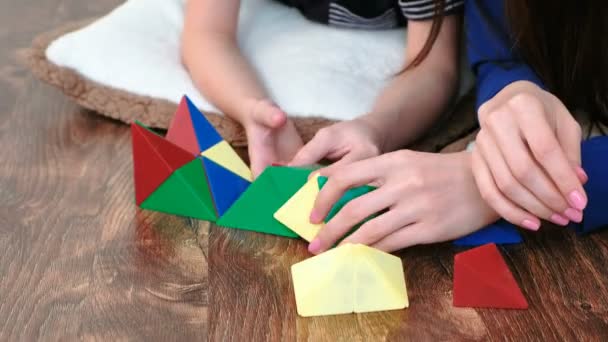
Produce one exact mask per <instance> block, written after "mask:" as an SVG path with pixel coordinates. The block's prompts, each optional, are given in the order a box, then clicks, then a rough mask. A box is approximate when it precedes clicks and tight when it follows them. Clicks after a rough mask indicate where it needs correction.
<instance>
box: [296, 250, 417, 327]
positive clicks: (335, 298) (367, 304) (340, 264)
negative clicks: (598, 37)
mask: <svg viewBox="0 0 608 342" xmlns="http://www.w3.org/2000/svg"><path fill="white" fill-rule="evenodd" d="M291 275H292V278H293V288H294V292H295V297H296V307H297V310H298V314H299V315H301V316H305V317H308V316H324V315H337V314H344V313H352V312H356V313H362V312H370V311H384V310H396V309H403V308H405V307H408V306H409V301H408V298H407V289H406V286H405V277H404V273H403V265H402V263H401V259H399V258H398V257H396V256H393V255H390V254H388V253H384V252H382V251H379V250H377V249H374V248H371V247H367V246H364V245H360V244H356V245H353V244H345V245H342V246H339V247H337V248H334V249H331V250H329V251H328V252H325V253H322V254H320V255H317V256H315V257H312V258H310V259H307V260H304V261H302V262H299V263H297V264H294V265H292V266H291Z"/></svg>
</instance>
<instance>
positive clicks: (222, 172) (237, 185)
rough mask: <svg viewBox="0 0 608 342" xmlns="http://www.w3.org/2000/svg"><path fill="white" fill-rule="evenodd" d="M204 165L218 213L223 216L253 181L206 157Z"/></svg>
mask: <svg viewBox="0 0 608 342" xmlns="http://www.w3.org/2000/svg"><path fill="white" fill-rule="evenodd" d="M203 165H204V166H205V172H206V174H207V181H208V182H209V187H210V188H211V195H212V197H213V202H214V203H215V208H216V210H217V214H218V215H219V216H222V215H224V213H225V212H226V210H228V208H230V206H232V204H233V203H234V201H236V200H237V198H239V196H241V194H242V193H243V192H244V191H245V190H247V187H248V186H249V184H251V183H249V182H248V181H246V180H244V179H243V178H241V177H240V176H238V175H236V174H235V173H232V172H231V171H230V170H227V169H225V168H224V167H223V166H221V165H218V164H216V163H215V162H213V161H212V160H209V159H207V158H205V157H203Z"/></svg>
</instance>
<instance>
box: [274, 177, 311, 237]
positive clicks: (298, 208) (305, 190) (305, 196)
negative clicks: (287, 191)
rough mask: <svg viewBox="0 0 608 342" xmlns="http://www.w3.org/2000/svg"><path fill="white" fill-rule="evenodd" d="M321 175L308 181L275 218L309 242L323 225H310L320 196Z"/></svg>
mask: <svg viewBox="0 0 608 342" xmlns="http://www.w3.org/2000/svg"><path fill="white" fill-rule="evenodd" d="M317 178H319V174H316V175H314V176H312V177H310V178H309V179H308V181H307V182H306V184H304V186H302V187H301V188H300V190H298V191H297V192H296V193H295V194H294V195H293V196H292V197H291V198H290V199H289V200H288V201H287V202H285V204H283V206H282V207H281V208H279V210H277V212H276V213H275V214H274V218H275V219H276V220H277V221H279V222H281V223H282V224H283V225H285V226H286V227H287V228H289V229H291V230H293V231H294V232H295V233H296V234H298V235H300V236H301V237H302V238H303V239H305V240H307V241H312V239H314V237H315V236H316V235H317V233H319V230H320V229H321V227H322V226H323V225H322V224H313V223H310V213H311V212H312V208H313V206H314V204H315V199H316V198H317V195H318V194H319V184H318V182H317Z"/></svg>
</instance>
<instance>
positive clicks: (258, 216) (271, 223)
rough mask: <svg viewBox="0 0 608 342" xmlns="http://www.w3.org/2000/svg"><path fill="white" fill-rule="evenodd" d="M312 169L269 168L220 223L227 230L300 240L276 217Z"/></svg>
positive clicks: (304, 181)
mask: <svg viewBox="0 0 608 342" xmlns="http://www.w3.org/2000/svg"><path fill="white" fill-rule="evenodd" d="M309 173H310V170H306V169H299V168H292V167H279V166H270V167H267V168H266V169H265V170H264V172H262V174H260V175H259V176H258V178H256V180H255V181H254V182H253V183H251V185H250V186H249V188H247V190H246V191H245V192H244V193H243V194H242V195H241V197H239V199H237V200H236V202H234V204H233V205H232V207H230V209H228V211H226V213H225V214H224V215H223V216H222V217H221V218H220V219H219V220H218V222H217V224H218V225H220V226H224V227H229V228H236V229H245V230H252V231H256V232H262V233H268V234H274V235H280V236H287V237H297V235H296V234H295V233H294V232H292V231H291V230H290V229H288V228H287V227H285V226H284V225H283V224H281V223H280V222H279V221H277V220H275V219H274V217H273V214H274V213H275V212H276V211H277V210H278V209H279V208H280V207H281V206H282V205H283V203H285V202H286V201H287V200H288V199H289V198H290V197H291V196H292V195H293V194H294V193H296V191H298V189H299V188H301V187H302V185H304V183H306V181H307V178H308V175H309Z"/></svg>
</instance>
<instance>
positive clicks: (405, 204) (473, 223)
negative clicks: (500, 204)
mask: <svg viewBox="0 0 608 342" xmlns="http://www.w3.org/2000/svg"><path fill="white" fill-rule="evenodd" d="M470 159H471V155H470V153H467V152H460V153H453V154H431V153H421V152H413V151H408V150H401V151H397V152H392V153H387V154H384V155H381V156H379V157H375V158H371V159H366V160H363V161H358V162H354V163H352V164H349V165H347V166H342V167H338V168H333V169H332V170H327V169H322V170H321V171H320V172H321V175H323V176H327V177H329V180H328V181H327V183H326V184H325V186H324V187H323V189H322V190H321V192H320V193H319V195H318V197H317V200H316V202H315V206H314V209H313V212H312V214H311V222H313V223H319V222H320V221H322V219H323V218H324V217H325V216H326V215H327V213H328V212H329V210H330V209H331V207H332V206H333V204H334V203H335V202H336V201H337V200H338V199H339V198H340V197H341V196H342V195H343V194H344V192H345V191H347V190H348V189H349V188H353V187H356V186H361V185H364V184H370V185H374V186H376V187H378V188H377V189H376V190H374V191H372V192H370V193H368V194H365V195H363V196H361V197H358V198H355V199H354V200H352V201H350V202H349V203H347V204H346V205H345V206H344V207H343V208H342V209H341V210H340V211H339V212H338V213H337V214H336V216H334V218H333V219H331V220H330V221H329V222H328V223H327V224H326V225H325V226H324V227H323V228H322V229H321V230H320V232H319V234H318V235H317V236H316V238H315V239H314V240H313V241H312V242H311V243H310V245H309V251H310V252H311V253H314V254H318V253H320V252H323V251H325V250H327V249H328V248H330V247H331V246H332V245H333V244H334V243H335V242H336V241H338V240H339V239H340V238H341V237H342V236H344V235H345V234H346V233H347V232H348V231H349V230H350V229H351V228H352V227H354V226H355V225H356V224H358V223H359V222H361V221H363V220H364V219H365V218H367V217H369V216H371V215H372V214H375V213H378V212H381V211H383V210H387V211H386V212H384V213H382V214H380V215H379V216H377V217H375V218H373V219H371V220H369V221H367V222H366V223H364V224H363V225H362V226H361V227H360V228H359V229H358V230H357V231H355V232H354V233H353V234H352V235H350V236H349V237H347V238H346V239H344V240H343V242H342V243H363V244H366V245H369V246H373V247H375V248H378V249H381V250H385V251H394V250H398V249H401V248H404V247H409V246H412V245H416V244H426V243H432V242H439V241H446V240H451V239H454V238H458V237H461V236H464V235H466V234H468V233H471V232H473V231H475V230H477V229H480V228H481V227H484V226H486V225H487V224H489V223H492V222H494V221H496V219H497V218H498V215H497V214H496V213H495V212H494V211H493V210H492V209H491V208H490V207H489V206H488V205H487V204H486V202H485V201H484V200H483V199H482V198H481V195H480V194H479V192H478V190H477V187H476V186H475V180H474V178H473V174H472V172H471V160H470Z"/></svg>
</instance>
